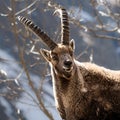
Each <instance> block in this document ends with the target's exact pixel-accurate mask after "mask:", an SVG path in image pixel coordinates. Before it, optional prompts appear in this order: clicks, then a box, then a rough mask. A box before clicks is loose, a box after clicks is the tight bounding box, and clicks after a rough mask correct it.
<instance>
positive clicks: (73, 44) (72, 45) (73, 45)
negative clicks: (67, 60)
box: [70, 39, 75, 50]
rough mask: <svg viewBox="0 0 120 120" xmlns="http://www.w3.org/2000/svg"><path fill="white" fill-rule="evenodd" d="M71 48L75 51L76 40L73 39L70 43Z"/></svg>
mask: <svg viewBox="0 0 120 120" xmlns="http://www.w3.org/2000/svg"><path fill="white" fill-rule="evenodd" d="M70 46H71V48H72V49H73V50H75V42H74V39H72V40H71V41H70Z"/></svg>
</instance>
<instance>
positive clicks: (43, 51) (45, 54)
mask: <svg viewBox="0 0 120 120" xmlns="http://www.w3.org/2000/svg"><path fill="white" fill-rule="evenodd" d="M40 53H41V54H42V56H43V57H44V58H45V60H47V61H48V62H50V60H51V59H50V51H48V50H45V49H40Z"/></svg>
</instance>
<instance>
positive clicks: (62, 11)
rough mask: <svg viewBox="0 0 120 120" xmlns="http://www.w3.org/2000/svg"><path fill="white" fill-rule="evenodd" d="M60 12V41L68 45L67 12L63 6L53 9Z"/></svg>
mask: <svg viewBox="0 0 120 120" xmlns="http://www.w3.org/2000/svg"><path fill="white" fill-rule="evenodd" d="M56 12H59V13H60V17H61V32H62V36H61V43H63V44H64V45H69V21H68V14H67V12H66V10H65V9H64V8H61V9H57V10H56V11H55V13H56Z"/></svg>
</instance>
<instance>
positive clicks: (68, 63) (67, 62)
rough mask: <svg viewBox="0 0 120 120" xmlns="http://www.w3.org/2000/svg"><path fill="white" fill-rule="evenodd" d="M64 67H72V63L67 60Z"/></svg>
mask: <svg viewBox="0 0 120 120" xmlns="http://www.w3.org/2000/svg"><path fill="white" fill-rule="evenodd" d="M64 65H66V66H71V65H72V61H70V60H66V61H64Z"/></svg>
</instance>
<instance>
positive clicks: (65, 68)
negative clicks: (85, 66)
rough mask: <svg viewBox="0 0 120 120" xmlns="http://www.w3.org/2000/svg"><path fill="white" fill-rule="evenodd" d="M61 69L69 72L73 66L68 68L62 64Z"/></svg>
mask: <svg viewBox="0 0 120 120" xmlns="http://www.w3.org/2000/svg"><path fill="white" fill-rule="evenodd" d="M63 69H64V71H65V72H71V71H72V70H73V67H70V68H68V67H65V66H63Z"/></svg>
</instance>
